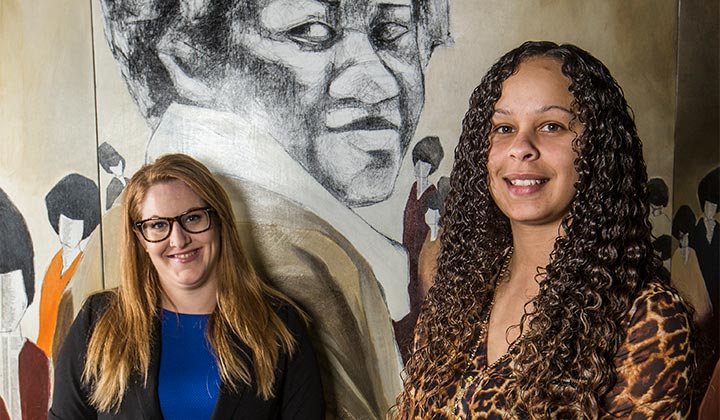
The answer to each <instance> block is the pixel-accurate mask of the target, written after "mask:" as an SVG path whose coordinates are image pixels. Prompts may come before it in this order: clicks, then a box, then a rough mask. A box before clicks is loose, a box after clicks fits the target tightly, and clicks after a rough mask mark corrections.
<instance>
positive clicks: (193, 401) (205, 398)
mask: <svg viewBox="0 0 720 420" xmlns="http://www.w3.org/2000/svg"><path fill="white" fill-rule="evenodd" d="M209 318H210V315H209V314H207V315H187V314H178V313H175V312H171V311H167V310H165V309H163V310H162V336H161V346H160V347H161V351H160V374H159V376H158V397H159V398H160V408H161V409H162V414H163V418H164V419H165V420H184V419H188V420H190V419H192V420H195V419H209V418H210V417H211V416H212V413H213V410H214V409H215V403H216V402H217V398H218V393H219V391H220V371H219V370H218V364H217V360H216V359H215V356H213V354H212V351H211V350H210V349H211V346H210V343H209V342H208V340H207V337H206V336H205V330H206V326H207V322H208V319H209Z"/></svg>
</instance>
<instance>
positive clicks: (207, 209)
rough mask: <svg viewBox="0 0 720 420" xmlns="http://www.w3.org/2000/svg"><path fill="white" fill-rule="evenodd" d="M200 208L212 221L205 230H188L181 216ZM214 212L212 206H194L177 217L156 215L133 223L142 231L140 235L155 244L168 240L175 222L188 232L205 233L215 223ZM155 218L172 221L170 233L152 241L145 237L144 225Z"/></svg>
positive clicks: (138, 230)
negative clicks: (213, 220) (213, 219)
mask: <svg viewBox="0 0 720 420" xmlns="http://www.w3.org/2000/svg"><path fill="white" fill-rule="evenodd" d="M198 210H202V211H204V212H205V213H207V215H208V218H209V220H210V222H209V223H208V227H207V228H205V229H203V230H198V231H196V232H193V231H191V230H188V229H187V228H185V225H183V222H181V221H180V220H181V219H180V218H181V217H183V216H185V215H187V214H189V213H192V212H194V211H198ZM213 213H215V209H214V208H212V207H199V208H194V209H188V210H185V211H184V212H182V213H180V214H178V215H177V216H175V217H158V216H155V217H151V218H149V219H144V220H140V221H137V222H135V223H133V225H134V227H135V230H136V231H137V232H138V233H140V236H142V238H143V239H144V240H145V241H147V242H150V243H153V244H154V243H158V242H162V241H164V240H166V239H167V238H169V237H170V235H172V230H173V225H174V224H175V222H177V224H178V225H180V227H181V228H182V230H184V231H185V232H187V233H191V234H193V233H203V232H207V231H208V230H210V228H211V227H212V226H213V223H212V215H213ZM153 220H165V221H167V222H168V223H170V229H168V234H167V236H166V237H164V238H162V239H158V240H156V241H152V240H150V239H148V238H147V237H145V232H143V229H142V225H143V224H145V223H146V222H150V221H153Z"/></svg>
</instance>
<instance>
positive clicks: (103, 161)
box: [98, 141, 125, 174]
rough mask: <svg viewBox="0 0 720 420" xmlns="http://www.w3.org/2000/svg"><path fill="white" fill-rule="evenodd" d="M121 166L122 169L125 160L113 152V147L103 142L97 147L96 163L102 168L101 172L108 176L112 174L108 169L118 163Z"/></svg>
mask: <svg viewBox="0 0 720 420" xmlns="http://www.w3.org/2000/svg"><path fill="white" fill-rule="evenodd" d="M121 162H122V164H123V168H125V158H124V157H122V156H121V155H120V153H118V152H117V150H115V148H114V147H112V146H111V145H110V144H109V143H108V142H106V141H105V142H103V143H102V144H101V145H100V146H98V163H99V164H100V166H101V167H102V168H103V170H104V171H105V172H107V173H109V174H111V173H112V171H111V170H110V167H112V166H117V165H118V163H121Z"/></svg>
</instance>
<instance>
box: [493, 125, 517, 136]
mask: <svg viewBox="0 0 720 420" xmlns="http://www.w3.org/2000/svg"><path fill="white" fill-rule="evenodd" d="M493 132H495V133H498V134H508V133H512V127H510V126H507V125H499V126H497V127H495V128H493Z"/></svg>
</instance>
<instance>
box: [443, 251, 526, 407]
mask: <svg viewBox="0 0 720 420" xmlns="http://www.w3.org/2000/svg"><path fill="white" fill-rule="evenodd" d="M512 254H513V248H512V247H509V248H508V249H507V250H505V257H504V259H503V263H502V266H501V267H500V271H498V274H497V276H496V277H495V285H496V286H497V284H498V283H500V282H502V281H504V280H506V279H508V278H509V277H510V260H511V259H512ZM494 304H495V294H494V293H493V298H492V300H491V301H490V305H488V310H487V313H486V314H485V316H484V317H483V319H482V321H481V322H480V331H479V334H478V337H477V340H476V342H475V346H474V347H473V350H472V353H470V358H469V359H468V363H467V366H466V367H465V371H464V372H463V374H462V375H461V378H462V377H463V376H465V375H466V374H467V373H468V372H469V371H470V369H471V368H472V365H473V361H474V360H475V358H476V357H477V352H478V349H479V348H480V342H481V341H482V339H483V337H484V336H485V335H486V333H487V328H488V324H489V323H490V313H491V312H492V308H493V305H494ZM494 364H495V363H493V365H494ZM488 367H489V366H488ZM476 379H477V377H476V376H475V375H467V376H465V379H462V380H461V382H462V384H461V387H460V390H459V391H458V392H457V394H455V398H454V399H453V409H452V412H451V413H448V414H451V415H454V416H458V411H459V410H460V402H461V401H462V400H463V398H465V394H466V393H467V391H468V389H469V388H470V385H472V384H473V382H475V380H476ZM448 411H450V410H448Z"/></svg>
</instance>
